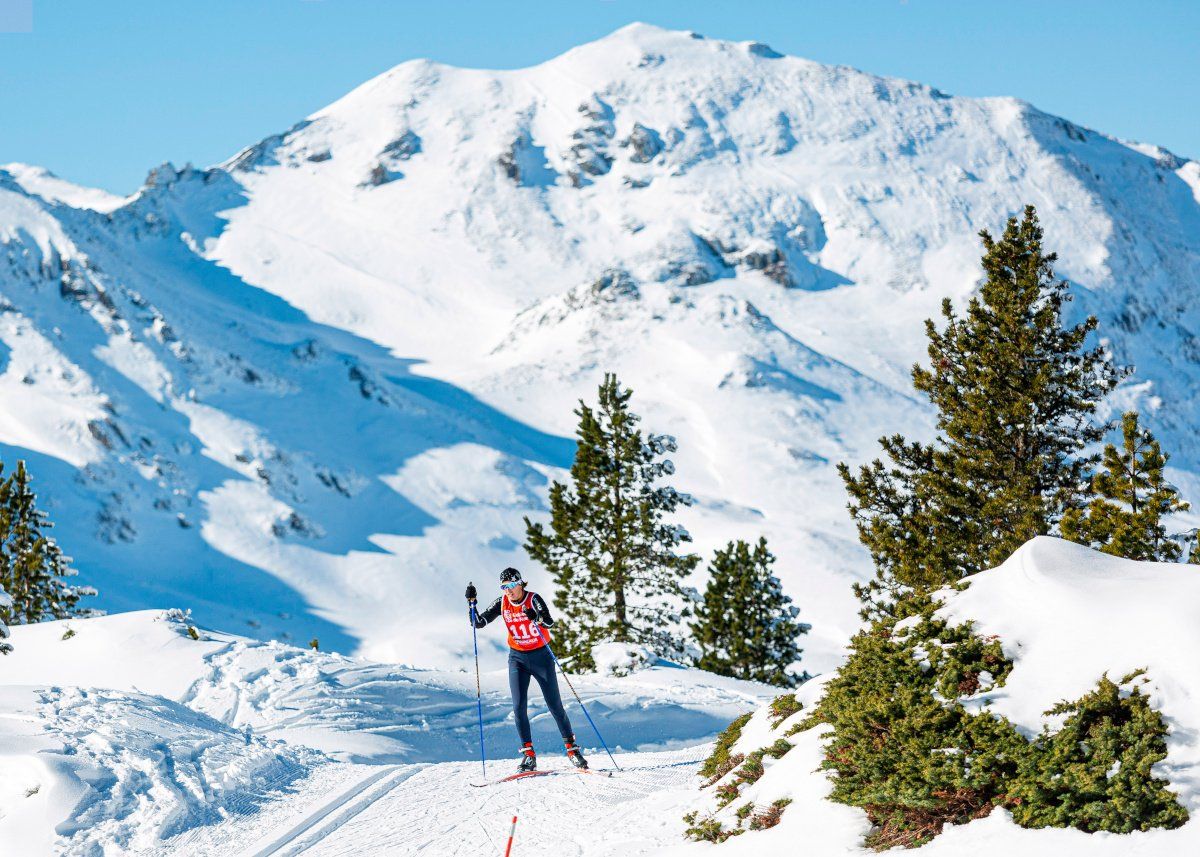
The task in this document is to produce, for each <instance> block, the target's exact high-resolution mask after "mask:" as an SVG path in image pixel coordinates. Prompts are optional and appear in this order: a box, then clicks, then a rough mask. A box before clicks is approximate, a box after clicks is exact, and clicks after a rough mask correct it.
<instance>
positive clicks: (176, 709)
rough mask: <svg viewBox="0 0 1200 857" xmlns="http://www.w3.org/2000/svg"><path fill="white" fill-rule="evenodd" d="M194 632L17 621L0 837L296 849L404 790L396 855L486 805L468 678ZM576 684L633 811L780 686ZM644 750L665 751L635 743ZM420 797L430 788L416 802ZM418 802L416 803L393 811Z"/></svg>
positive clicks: (621, 680)
mask: <svg viewBox="0 0 1200 857" xmlns="http://www.w3.org/2000/svg"><path fill="white" fill-rule="evenodd" d="M189 627H191V628H193V629H194V626H191V625H190V619H189V617H187V616H186V615H185V614H183V613H181V612H180V611H166V612H156V611H140V612H135V613H126V614H118V615H112V616H106V617H101V618H96V619H84V620H67V621H62V622H46V623H41V624H38V625H26V626H20V627H18V628H16V629H14V631H13V636H14V638H15V639H14V642H15V650H14V652H13V653H12V654H11V655H9V656H7V657H6V658H5V660H4V663H3V666H4V671H3V673H0V839H2V840H3V841H5V842H12V843H18V844H20V846H21V847H23V848H26V849H27V850H26V851H25V852H23V853H28V854H30V855H38V854H49V853H51V852H56V853H63V854H70V855H86V856H87V857H92V855H106V857H107V855H116V854H125V853H143V852H148V853H163V854H170V853H180V854H197V855H199V854H211V853H214V851H216V850H221V851H224V850H226V849H228V848H231V847H236V848H237V849H243V848H245V847H248V846H247V843H249V842H253V843H258V844H257V845H256V846H255V848H256V849H257V850H251V851H250V852H248V853H258V852H259V851H262V852H263V853H275V852H276V851H279V849H284V851H283V852H282V853H299V851H295V850H294V849H296V848H299V844H301V843H302V842H310V840H311V842H310V844H311V843H315V842H316V841H317V840H318V839H322V840H323V839H324V838H325V837H326V836H327V835H330V834H331V831H332V830H333V829H334V828H335V827H336V828H341V827H342V826H344V825H347V824H349V820H350V818H351V816H352V815H355V814H357V813H359V812H366V810H367V808H368V805H374V804H375V803H382V802H383V801H384V797H385V794H390V793H391V792H393V791H395V793H396V794H397V795H398V796H400V797H396V798H395V800H397V801H400V804H397V805H396V806H389V808H388V809H387V810H386V812H385V814H386V815H388V816H389V817H392V816H396V817H400V816H401V815H403V814H404V813H410V815H405V816H404V817H405V818H409V819H410V820H411V821H412V824H413V825H416V827H411V828H410V827H406V826H404V825H401V826H397V827H392V828H386V829H385V828H383V827H379V826H378V825H372V828H373V829H374V828H378V830H379V831H383V832H380V833H379V836H378V837H377V838H376V839H375V840H371V841H372V842H373V843H374V844H372V846H371V847H372V848H375V847H376V846H377V847H378V850H377V851H366V852H365V853H379V854H392V853H402V852H398V851H396V850H395V849H396V848H399V847H400V846H402V845H406V844H413V843H418V844H419V843H421V842H424V841H425V840H424V839H422V838H421V837H422V836H424V835H425V834H424V833H422V832H421V831H427V832H429V835H430V837H432V838H431V839H430V840H429V841H431V842H437V843H439V847H440V846H441V845H445V844H446V843H449V842H451V841H452V840H453V839H454V837H452V836H450V834H449V833H448V832H447V831H449V830H451V829H452V828H454V826H455V825H456V824H460V822H461V821H462V819H463V818H467V817H469V816H466V815H463V813H464V812H468V811H470V812H474V811H475V809H473V807H475V806H476V804H475V803H470V802H468V803H467V804H462V805H460V804H457V803H455V801H453V800H451V799H450V797H449V795H450V794H452V793H453V792H455V791H456V790H457V791H460V792H463V793H464V794H465V793H466V792H468V791H470V792H474V791H476V790H474V789H470V788H469V785H468V782H478V781H479V780H480V779H481V778H482V774H481V773H479V772H478V771H479V768H478V762H474V763H471V764H467V763H462V764H460V763H459V762H458V761H457V760H468V759H478V753H479V743H478V741H479V733H478V725H477V720H476V702H475V677H474V675H473V673H467V672H463V671H446V670H420V669H412V668H405V667H399V666H394V665H387V664H378V663H373V662H370V661H366V660H364V659H361V658H349V657H346V656H343V655H337V654H331V653H325V652H314V651H311V650H306V649H299V648H296V647H293V646H287V645H284V644H281V643H277V642H272V643H263V642H259V641H256V640H249V639H246V638H241V637H236V636H233V635H229V634H221V633H217V632H211V631H207V630H204V629H194V630H195V632H196V636H197V637H198V638H199V639H193V638H192V636H191V635H190V633H189V630H188V629H189ZM68 631H69V632H70V633H69V634H68V633H67V632H68ZM485 664H486V660H485ZM486 665H487V667H488V669H487V672H485V673H484V674H483V677H482V678H483V690H484V730H485V744H486V749H487V754H488V756H489V758H490V759H491V761H490V762H489V763H488V770H489V777H499V776H500V775H501V772H507V771H508V770H509V769H510V768H511V767H512V766H513V764H514V763H513V761H512V760H513V758H514V757H515V755H516V737H515V732H514V729H513V726H512V722H511V702H510V700H509V697H508V681H507V672H506V670H505V669H498V668H497V666H498V665H497V664H496V663H494V662H493V663H491V664H486ZM627 666H636V665H629V664H627ZM573 682H574V684H575V687H576V689H577V690H578V691H579V693H580V694H581V696H582V697H583V698H584V700H585V702H586V704H587V705H588V710H589V711H590V712H591V714H592V716H593V718H595V720H596V722H597V724H598V726H599V728H600V729H601V730H602V731H603V732H604V733H605V736H606V738H607V739H608V741H609V742H610V746H612V747H613V749H614V750H615V751H616V752H618V753H622V751H623V750H624V751H625V752H624V754H623V755H622V757H621V758H625V757H626V756H627V757H628V758H629V759H630V760H631V761H630V764H631V765H632V766H633V767H634V768H636V769H638V770H641V771H643V773H644V776H642V775H638V776H637V777H634V778H632V779H631V780H623V781H622V785H621V786H620V787H619V788H617V789H616V791H611V792H610V791H606V789H609V786H608V785H607V783H608V782H609V781H601V780H599V778H595V779H596V780H597V783H596V784H592V783H591V782H590V780H591V778H589V784H588V785H589V787H592V788H595V789H598V790H599V791H598V792H597V794H600V795H609V796H610V797H611V799H612V801H616V802H621V803H635V802H637V801H638V800H640V799H641V797H642V796H644V794H646V793H648V792H647V791H646V789H648V788H649V786H646V783H656V782H657V783H658V784H659V785H660V786H663V787H665V786H666V785H667V783H668V781H670V783H674V784H675V785H679V783H682V782H683V779H686V773H685V771H684V767H686V766H685V765H684V760H685V759H688V758H691V755H689V754H692V755H694V754H695V753H697V752H700V751H698V750H696V749H694V747H695V745H696V744H697V743H698V742H703V741H705V740H706V739H707V738H708V737H709V736H711V735H712V734H714V733H715V732H717V731H719V730H720V729H721V728H723V727H724V725H725V724H726V723H727V722H728V721H729V720H731V719H732V718H733V717H735V716H737V715H738V714H739V713H741V712H742V711H744V710H746V709H748V708H751V707H753V706H755V705H757V704H759V703H760V702H762V701H763V700H765V699H768V698H770V696H771V694H772V691H771V689H770V688H767V687H765V686H763V685H758V684H754V683H750V682H740V681H736V680H733V679H727V678H722V677H719V676H713V675H709V674H706V673H702V672H700V671H697V670H691V669H684V668H681V667H677V666H674V665H670V664H666V663H665V662H659V663H657V664H655V665H651V666H646V665H644V664H642V665H641V668H640V669H637V670H636V671H634V672H631V673H629V674H627V675H623V676H620V677H614V676H605V675H600V674H597V675H588V676H577V677H575V678H573ZM564 690H565V688H564ZM538 703H539V699H538V697H537V694H536V693H535V695H534V701H533V706H532V708H533V714H534V717H533V723H532V725H533V729H534V738H535V742H536V744H537V746H538V748H539V750H540V751H541V753H542V761H543V766H550V767H555V766H559V765H565V759H563V758H560V756H559V751H560V749H561V739H560V738H559V736H558V734H557V730H556V729H555V728H554V725H553V723H552V721H551V719H550V717H549V715H548V713H546V712H545V710H544V709H543V708H542V707H541V706H540V705H539V704H538ZM568 707H569V709H570V711H571V715H572V717H573V718H574V719H575V721H576V726H577V730H578V734H579V738H580V743H581V745H582V746H584V747H585V748H589V750H590V753H589V755H590V756H591V757H592V759H593V762H594V764H595V765H596V766H598V767H603V766H605V765H606V764H607V758H606V757H605V756H604V754H603V751H602V750H599V749H592V747H591V745H593V744H594V743H597V742H595V741H594V740H593V738H594V736H593V735H592V733H591V731H590V728H589V727H588V724H587V721H586V719H585V718H584V717H583V715H582V712H580V711H579V710H578V707H577V704H576V703H575V702H574V700H573V699H571V700H569V701H568ZM676 748H684V749H676ZM687 748H691V749H687ZM636 749H655V750H661V751H663V752H665V755H659V754H656V753H644V754H638V753H632V754H630V753H628V751H629V750H636ZM672 754H674V755H672ZM664 760H665V761H664ZM437 763H443V764H437ZM426 767H428V768H429V773H428V775H426V774H424V773H421V774H420V776H419V777H418V772H422V771H424V770H425V768H426ZM660 769H661V770H660ZM438 771H442V772H443V773H437V772H438ZM656 772H657V773H656ZM660 774H661V776H660ZM410 777H411V778H413V783H412V784H411V785H405V783H407V781H408V779H409V778H410ZM655 777H659V780H656V779H655ZM663 777H665V779H662V778H663ZM556 779H562V778H561V777H560V778H556ZM660 780H661V781H660ZM601 782H603V783H605V784H606V785H604V786H603V787H601V786H600V785H599V783H601ZM518 785H519V784H518ZM426 792H429V793H430V794H434V795H436V800H433V799H430V800H426V801H424V802H421V801H422V800H424V799H423V798H421V797H420V796H421V795H422V794H424V793H426ZM538 794H540V793H538ZM479 797H480V800H483V798H485V797H486V795H480V796H479ZM577 797H578V795H576V798H577ZM472 800H474V798H472ZM541 800H542V798H540V797H539V798H538V801H541ZM573 800H574V799H573ZM605 800H608V798H605ZM409 804H413V805H414V806H415V805H416V804H419V807H417V809H420V812H417V809H414V808H412V807H409V808H404V809H402V808H401V807H402V806H403V807H408V805H409ZM484 805H485V804H480V806H484ZM486 805H487V806H491V804H486ZM549 806H550V805H549V804H547V807H549ZM562 809H563V811H564V812H565V811H566V809H567V808H566V806H563V807H562ZM479 811H480V812H482V811H483V810H482V809H481V810H479ZM504 811H505V812H507V811H508V810H507V809H505V810H504ZM411 813H417V814H416V815H411ZM421 813H424V815H421ZM368 817H372V816H368ZM426 817H427V818H426ZM537 817H538V818H542V821H539V822H536V823H535V821H534V819H533V818H531V820H530V824H531V826H533V827H534V828H535V829H537V827H538V825H542V824H548V823H549V822H548V821H547V819H549V818H550V817H551V812H550V809H549V808H547V809H546V812H545V814H544V815H542V816H537ZM422 818H426V821H427V825H426V826H425V827H422V826H421V825H420V824H417V822H418V821H420V820H421V819H422ZM422 823H423V824H424V823H425V822H422ZM656 823H657V822H656ZM348 829H350V830H351V833H350V834H346V833H344V832H343V833H339V834H338V835H339V837H342V838H341V839H337V838H334V839H330V842H331V843H334V842H346V843H349V842H352V839H345V836H347V835H350V836H358V835H359V834H358V833H354V832H353V831H355V830H358V829H359V828H348ZM587 829H588V828H577V829H576V830H575V832H574V833H572V834H571V835H576V834H578V835H579V836H584V833H585V831H586V830H587ZM672 829H673V828H672ZM364 830H365V828H364ZM411 830H416V831H417V832H416V833H412V832H411ZM406 831H409V832H406ZM438 831H441V832H440V833H439V832H438ZM385 832H386V835H384V833H385ZM302 834H303V835H302ZM435 834H436V835H435ZM443 834H444V835H443ZM363 835H365V833H364V834H363ZM372 835H374V834H372ZM631 835H632V834H631ZM642 835H643V834H641V833H639V834H638V836H642ZM644 835H645V836H647V837H649V836H651V835H652V834H651V833H645V834H644ZM654 835H657V834H654ZM438 836H441V837H442V838H441V839H438V838H437V837H438ZM380 837H381V838H380ZM412 837H416V838H412ZM293 840H295V842H293ZM631 841H634V840H631ZM637 841H641V840H637ZM646 841H649V840H646ZM273 843H274V844H273ZM285 845H286V846H287V847H286V848H284V846H285ZM305 847H306V848H307V847H308V845H305ZM322 847H325V846H324V845H323V846H322ZM329 847H333V846H332V845H330V846H329ZM338 847H342V846H338ZM345 847H347V848H350V847H352V846H351V845H349V844H347V845H345ZM288 849H293V850H288ZM238 853H240V852H238ZM425 853H441V852H439V851H438V850H436V849H435V850H433V851H426V852H425ZM464 853H465V852H464Z"/></svg>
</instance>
